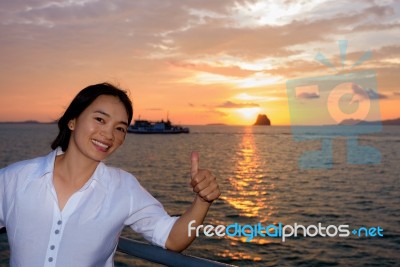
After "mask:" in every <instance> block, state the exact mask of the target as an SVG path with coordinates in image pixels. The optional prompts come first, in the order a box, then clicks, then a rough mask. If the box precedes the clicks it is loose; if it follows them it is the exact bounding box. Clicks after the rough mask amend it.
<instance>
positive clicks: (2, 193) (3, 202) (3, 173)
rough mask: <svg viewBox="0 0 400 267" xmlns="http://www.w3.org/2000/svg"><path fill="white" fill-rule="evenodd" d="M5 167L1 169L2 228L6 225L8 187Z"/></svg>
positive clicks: (0, 208) (0, 207)
mask: <svg viewBox="0 0 400 267" xmlns="http://www.w3.org/2000/svg"><path fill="white" fill-rule="evenodd" d="M5 172H6V171H5V168H3V169H0V228H3V227H4V226H5V222H4V220H5V219H4V205H5V190H6V189H5V187H6V185H5V184H6V174H5Z"/></svg>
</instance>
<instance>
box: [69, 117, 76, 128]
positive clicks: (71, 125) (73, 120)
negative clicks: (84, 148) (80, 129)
mask: <svg viewBox="0 0 400 267" xmlns="http://www.w3.org/2000/svg"><path fill="white" fill-rule="evenodd" d="M75 122H76V119H72V120H70V121H69V122H68V128H69V129H70V130H71V131H73V130H75Z"/></svg>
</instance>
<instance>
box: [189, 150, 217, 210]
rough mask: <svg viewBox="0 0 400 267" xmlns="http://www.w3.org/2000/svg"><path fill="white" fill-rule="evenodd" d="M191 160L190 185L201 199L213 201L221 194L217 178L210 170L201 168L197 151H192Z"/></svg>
mask: <svg viewBox="0 0 400 267" xmlns="http://www.w3.org/2000/svg"><path fill="white" fill-rule="evenodd" d="M191 161H192V167H191V175H192V180H191V182H190V186H191V187H192V188H193V192H195V193H196V194H197V196H198V197H199V198H200V199H201V200H203V201H205V202H208V203H212V202H213V201H214V200H216V199H217V198H219V196H220V195H221V191H220V190H219V186H218V183H217V178H216V177H215V176H214V175H213V174H212V173H211V172H210V171H209V170H206V169H199V154H198V153H197V152H194V151H193V152H192V155H191Z"/></svg>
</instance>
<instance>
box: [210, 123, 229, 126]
mask: <svg viewBox="0 0 400 267" xmlns="http://www.w3.org/2000/svg"><path fill="white" fill-rule="evenodd" d="M206 125H207V126H225V125H226V124H225V123H208V124H206Z"/></svg>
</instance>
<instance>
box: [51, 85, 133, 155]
mask: <svg viewBox="0 0 400 267" xmlns="http://www.w3.org/2000/svg"><path fill="white" fill-rule="evenodd" d="M100 95H111V96H116V97H118V98H119V100H121V102H122V104H123V105H124V107H125V109H126V113H127V114H128V124H130V123H131V121H132V116H133V108H132V102H131V100H130V99H129V97H128V95H127V93H126V91H124V90H122V89H119V88H117V87H115V86H114V85H112V84H109V83H100V84H94V85H90V86H88V87H86V88H84V89H82V90H81V91H80V92H79V93H78V94H77V95H76V96H75V98H74V99H73V100H72V102H71V104H70V105H69V106H68V108H67V110H66V111H65V113H64V114H63V115H62V116H61V118H60V119H59V120H58V129H59V130H60V132H59V133H58V135H57V137H56V139H54V141H53V143H51V148H52V149H56V148H57V147H61V149H62V151H66V150H67V148H68V144H69V139H70V136H71V130H70V129H69V128H68V122H69V121H70V120H73V119H75V118H78V117H79V115H80V114H81V113H82V112H83V111H84V110H85V109H86V108H87V107H88V106H89V105H90V104H92V102H93V101H94V100H95V99H96V98H97V97H98V96H100Z"/></svg>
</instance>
